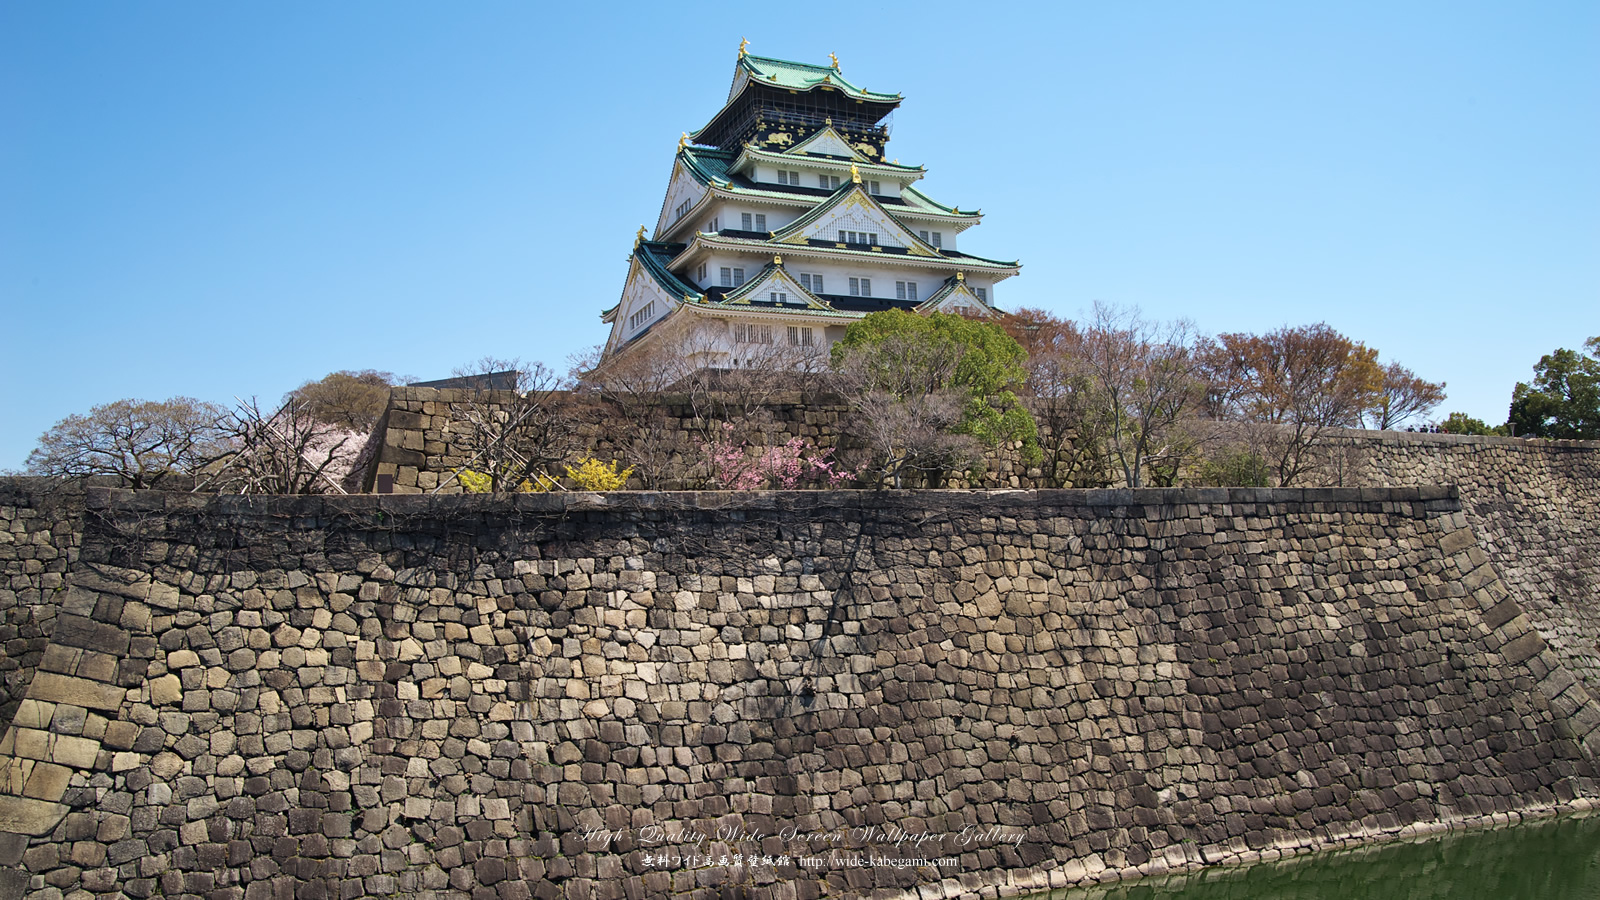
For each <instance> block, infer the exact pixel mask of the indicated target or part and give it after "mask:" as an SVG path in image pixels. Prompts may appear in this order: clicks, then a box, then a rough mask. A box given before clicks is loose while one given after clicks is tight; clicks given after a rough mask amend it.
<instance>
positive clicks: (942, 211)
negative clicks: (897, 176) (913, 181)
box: [902, 187, 983, 222]
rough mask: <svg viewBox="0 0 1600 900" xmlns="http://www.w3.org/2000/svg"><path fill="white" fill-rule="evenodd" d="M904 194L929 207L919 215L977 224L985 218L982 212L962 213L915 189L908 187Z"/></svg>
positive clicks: (920, 211)
mask: <svg viewBox="0 0 1600 900" xmlns="http://www.w3.org/2000/svg"><path fill="white" fill-rule="evenodd" d="M902 193H907V194H911V195H912V196H914V197H916V198H917V200H919V201H920V202H921V203H922V204H923V205H924V206H925V207H927V208H926V209H923V210H918V212H919V213H922V214H924V215H930V216H949V217H950V218H951V219H960V220H966V219H970V220H972V221H973V222H977V220H979V219H981V218H983V212H982V211H981V210H974V211H972V212H961V211H960V210H958V209H956V208H955V207H953V206H945V205H944V204H943V203H940V202H938V201H937V200H934V199H933V198H932V197H929V196H928V195H927V194H924V193H923V192H921V191H919V190H917V189H916V188H914V187H908V188H906V189H905V190H904V191H903V192H902Z"/></svg>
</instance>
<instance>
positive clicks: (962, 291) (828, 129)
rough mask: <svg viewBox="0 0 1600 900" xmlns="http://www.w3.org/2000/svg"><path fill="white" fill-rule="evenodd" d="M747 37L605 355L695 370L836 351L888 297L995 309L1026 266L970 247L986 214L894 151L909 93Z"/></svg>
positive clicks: (802, 360) (691, 137)
mask: <svg viewBox="0 0 1600 900" xmlns="http://www.w3.org/2000/svg"><path fill="white" fill-rule="evenodd" d="M747 43H748V42H742V43H741V44H740V48H739V58H738V61H737V63H736V64H735V65H734V75H733V86H732V88H731V89H730V90H729V91H728V100H727V102H726V103H725V104H724V105H723V107H722V109H721V110H719V111H718V112H717V113H716V114H715V115H713V116H712V117H711V120H710V121H709V122H707V123H706V124H705V125H704V126H703V127H702V128H700V129H699V130H697V131H695V132H693V133H687V134H685V135H684V136H683V138H682V139H681V140H680V141H679V142H678V152H677V156H676V158H675V159H674V160H673V166H672V177H671V180H670V181H669V182H668V185H667V193H666V199H665V201H664V202H663V203H662V205H661V214H660V216H659V218H658V219H657V220H656V225H655V229H654V231H653V232H651V234H650V236H649V237H648V238H646V236H645V229H644V228H640V229H639V235H638V238H637V239H636V240H635V242H634V248H633V254H632V257H631V259H630V265H629V268H628V278H627V282H626V284H625V285H624V287H623V291H622V299H621V301H620V302H619V303H618V304H617V305H616V306H613V307H612V308H610V309H608V310H606V311H605V312H604V313H602V314H601V319H602V321H605V322H607V323H610V325H611V335H610V338H609V339H608V340H607V342H606V345H605V349H604V353H603V356H602V361H601V366H602V368H609V367H613V366H616V365H617V364H618V363H619V362H620V361H621V360H624V359H627V360H645V359H651V358H655V359H660V358H663V357H662V355H663V354H669V355H670V357H671V358H673V359H676V360H683V361H686V362H688V363H689V364H690V365H692V366H694V367H696V368H726V369H735V368H740V367H741V366H745V367H748V366H751V365H758V364H766V363H767V362H768V361H771V360H774V359H782V360H786V361H787V362H786V364H793V365H806V364H808V363H812V362H815V361H816V360H818V359H825V358H826V353H827V351H828V348H829V347H831V346H832V344H833V343H834V342H835V341H837V340H839V338H840V337H842V336H843V335H844V330H845V327H846V326H848V325H849V324H850V322H852V321H854V320H856V319H859V318H861V317H863V316H865V315H867V314H868V313H872V312H877V311H879V310H885V309H906V310H915V311H924V312H927V311H940V312H961V313H963V314H966V315H976V316H987V315H992V314H994V312H995V307H994V305H993V304H994V286H995V284H996V283H997V282H999V281H1001V280H1003V279H1005V278H1009V277H1010V276H1012V275H1016V274H1017V273H1018V270H1019V268H1020V266H1019V264H1018V263H1016V262H1002V261H998V260H993V259H985V258H983V257H980V256H973V255H970V254H967V253H963V252H961V251H960V250H958V249H957V246H958V244H959V243H960V235H961V234H962V232H964V231H966V230H967V229H969V228H971V227H972V226H974V225H977V224H978V222H979V221H980V220H981V218H982V216H981V214H980V213H979V212H978V211H976V210H973V211H964V210H961V209H958V208H956V207H953V206H945V205H943V204H941V203H937V202H935V201H934V200H932V199H930V198H929V197H928V196H926V195H925V194H923V193H921V192H920V191H918V190H917V189H916V188H914V187H913V186H912V185H913V184H914V183H915V182H917V181H918V180H919V179H921V178H922V177H923V175H925V174H926V171H925V170H924V169H923V168H922V167H921V166H908V165H902V164H901V163H900V162H899V160H894V161H892V162H891V161H889V160H888V159H887V154H886V152H885V150H886V146H887V144H888V141H889V127H888V125H887V124H886V122H885V119H886V117H888V116H889V115H890V114H891V113H893V112H894V110H895V109H896V107H898V106H899V105H900V102H901V99H902V98H901V96H900V95H899V94H882V93H877V92H874V91H869V90H866V89H864V88H861V87H858V86H857V85H856V84H854V83H853V82H851V81H849V80H848V79H846V78H845V77H844V75H843V73H842V72H841V71H840V67H839V61H838V58H837V57H834V58H833V59H832V63H831V65H825V66H824V65H810V64H807V63H796V62H788V61H786V60H781V59H770V58H767V57H763V56H755V55H753V54H750V53H748V52H746V50H745V46H746V44H747Z"/></svg>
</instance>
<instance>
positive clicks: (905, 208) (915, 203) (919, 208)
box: [678, 146, 983, 228]
mask: <svg viewBox="0 0 1600 900" xmlns="http://www.w3.org/2000/svg"><path fill="white" fill-rule="evenodd" d="M746 154H750V155H752V156H754V155H760V156H761V157H763V158H765V159H768V160H780V161H781V160H782V159H783V156H782V155H781V154H776V153H770V152H768V151H764V150H756V149H753V148H749V147H746V148H743V149H742V150H740V151H739V152H738V153H735V152H734V151H732V150H719V149H717V148H714V147H693V146H685V147H684V148H683V149H682V150H679V151H678V159H679V161H681V162H682V163H683V166H684V168H685V169H686V170H687V171H688V172H689V174H690V175H691V176H693V177H694V179H695V180H696V181H699V182H700V183H701V184H704V185H707V186H709V187H711V188H712V189H713V190H716V191H719V192H721V193H724V194H726V195H728V196H733V197H740V198H746V199H751V200H765V201H769V202H775V203H784V204H788V205H791V206H809V205H811V204H813V203H816V202H817V201H819V200H822V199H825V198H827V197H830V196H832V194H833V192H831V191H826V190H822V189H821V188H812V187H800V186H798V185H777V184H769V183H767V182H757V181H751V180H750V179H749V178H746V177H745V176H744V175H742V174H739V173H738V172H737V171H736V168H737V162H738V160H739V159H740V158H741V157H742V156H744V155H746ZM891 166H892V164H888V163H874V164H873V165H871V166H858V168H860V169H861V170H862V171H864V172H870V171H872V170H883V169H888V168H890V167H891ZM898 168H899V169H911V167H909V166H899V167H898ZM913 171H918V172H920V171H922V170H921V169H920V168H917V169H913ZM885 177H886V178H892V177H895V176H894V174H893V173H890V174H887V175H886V176H885ZM878 201H879V203H880V204H882V205H883V206H884V208H885V209H888V210H889V211H890V212H891V213H892V214H895V215H911V216H930V217H933V218H938V219H946V220H949V221H950V222H951V224H953V225H957V226H959V227H962V228H966V227H970V226H971V225H975V224H977V223H978V221H979V219H981V218H982V217H983V214H982V213H981V212H978V211H972V212H967V211H957V210H955V208H954V207H950V206H945V205H943V204H941V203H935V202H934V201H933V200H930V199H929V198H928V195H927V194H924V193H922V192H921V191H918V190H915V189H913V188H912V187H910V186H906V187H903V188H901V190H900V196H899V197H880V198H878Z"/></svg>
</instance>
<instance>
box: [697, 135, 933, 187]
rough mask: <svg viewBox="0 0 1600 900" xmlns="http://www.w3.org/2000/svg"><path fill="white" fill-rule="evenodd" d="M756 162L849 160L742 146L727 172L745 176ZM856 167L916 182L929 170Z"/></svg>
mask: <svg viewBox="0 0 1600 900" xmlns="http://www.w3.org/2000/svg"><path fill="white" fill-rule="evenodd" d="M805 144H806V141H801V142H800V145H799V146H802V147H803V146H805ZM696 152H700V151H699V148H696ZM757 162H763V163H768V164H770V165H778V166H783V165H789V164H799V165H815V166H818V167H820V168H824V169H839V168H843V167H844V166H846V165H848V164H849V163H850V162H851V159H849V158H845V157H837V156H832V155H829V154H825V153H808V152H805V151H801V150H799V149H798V147H791V148H789V149H788V150H766V149H763V148H762V147H759V146H756V145H755V144H745V145H744V146H743V147H742V148H740V150H739V154H738V156H737V157H736V158H735V159H734V160H733V162H731V163H729V165H728V171H730V172H744V171H745V170H746V169H748V168H749V167H750V165H751V164H752V163H757ZM856 163H857V165H858V166H859V167H860V169H861V171H863V172H872V173H874V174H881V175H882V176H883V177H884V178H885V179H901V178H905V177H906V176H910V177H911V179H912V180H915V179H918V178H921V177H923V176H924V175H926V174H928V170H927V169H926V168H925V167H923V166H908V165H904V164H903V163H898V162H892V163H891V162H874V161H872V160H869V159H867V158H866V157H864V156H863V157H860V158H859V159H857V160H856Z"/></svg>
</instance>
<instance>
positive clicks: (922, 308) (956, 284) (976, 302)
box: [917, 273, 994, 315]
mask: <svg viewBox="0 0 1600 900" xmlns="http://www.w3.org/2000/svg"><path fill="white" fill-rule="evenodd" d="M963 301H966V302H963ZM945 305H957V306H965V307H976V308H977V309H980V310H982V311H983V313H984V315H989V314H990V313H992V312H994V307H992V306H990V305H989V301H987V300H985V299H983V298H982V297H979V296H978V295H977V294H975V293H973V291H972V288H970V287H968V286H967V280H966V278H965V277H963V276H962V275H961V274H960V273H957V274H955V275H952V276H950V277H949V278H946V279H945V280H944V284H943V285H942V286H940V288H939V289H938V290H936V291H934V292H933V293H932V294H930V295H929V296H928V299H926V300H924V301H922V302H921V303H920V304H918V305H917V312H936V311H937V310H938V309H939V307H941V306H945Z"/></svg>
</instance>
